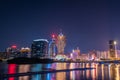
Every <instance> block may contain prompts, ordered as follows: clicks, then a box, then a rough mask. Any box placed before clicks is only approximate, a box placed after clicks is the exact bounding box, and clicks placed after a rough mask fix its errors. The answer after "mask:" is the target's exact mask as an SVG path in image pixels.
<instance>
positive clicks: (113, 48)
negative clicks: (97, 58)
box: [109, 40, 116, 59]
mask: <svg viewBox="0 0 120 80" xmlns="http://www.w3.org/2000/svg"><path fill="white" fill-rule="evenodd" d="M109 58H110V59H114V58H116V42H115V41H114V40H110V41H109Z"/></svg>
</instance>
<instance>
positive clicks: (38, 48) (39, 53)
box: [31, 39, 48, 57]
mask: <svg viewBox="0 0 120 80" xmlns="http://www.w3.org/2000/svg"><path fill="white" fill-rule="evenodd" d="M31 53H32V54H31V55H32V57H45V56H46V55H47V54H48V41H47V40H46V39H37V40H34V41H33V43H32V46H31Z"/></svg>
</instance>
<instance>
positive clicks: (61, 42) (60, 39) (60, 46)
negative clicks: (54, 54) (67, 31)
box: [56, 32, 66, 54]
mask: <svg viewBox="0 0 120 80" xmlns="http://www.w3.org/2000/svg"><path fill="white" fill-rule="evenodd" d="M56 46H57V51H58V54H64V48H65V46H66V37H65V36H64V35H63V33H62V32H61V33H60V34H59V35H58V36H57V40H56Z"/></svg>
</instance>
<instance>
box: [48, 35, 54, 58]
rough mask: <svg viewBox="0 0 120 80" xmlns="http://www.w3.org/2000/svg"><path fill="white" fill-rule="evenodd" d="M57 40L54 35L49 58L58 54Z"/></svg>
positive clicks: (50, 44)
mask: <svg viewBox="0 0 120 80" xmlns="http://www.w3.org/2000/svg"><path fill="white" fill-rule="evenodd" d="M55 41H56V38H55V35H52V41H51V42H50V43H49V52H48V55H49V57H53V56H55V54H56V42H55Z"/></svg>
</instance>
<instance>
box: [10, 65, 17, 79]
mask: <svg viewBox="0 0 120 80" xmlns="http://www.w3.org/2000/svg"><path fill="white" fill-rule="evenodd" d="M15 73H16V64H9V65H8V74H15ZM8 80H15V78H14V77H10V78H9V79H8Z"/></svg>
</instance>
